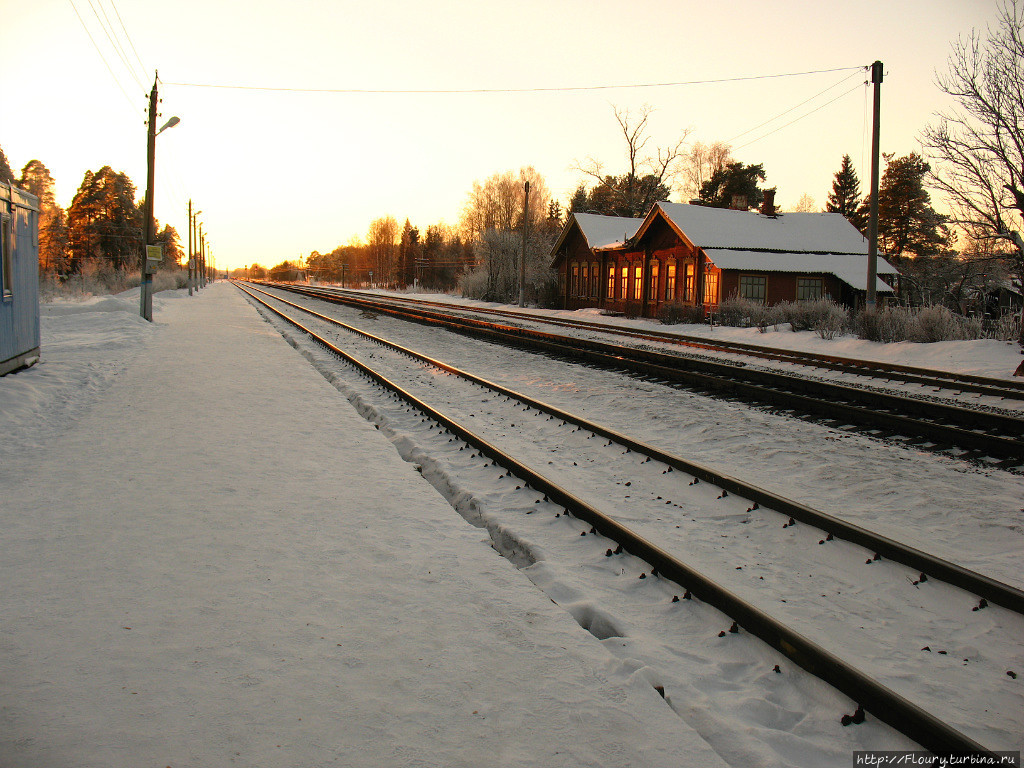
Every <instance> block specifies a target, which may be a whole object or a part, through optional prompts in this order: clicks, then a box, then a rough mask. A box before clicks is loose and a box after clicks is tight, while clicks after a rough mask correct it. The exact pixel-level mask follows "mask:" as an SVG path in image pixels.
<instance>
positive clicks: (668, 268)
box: [665, 262, 676, 301]
mask: <svg viewBox="0 0 1024 768" xmlns="http://www.w3.org/2000/svg"><path fill="white" fill-rule="evenodd" d="M675 300H676V264H675V262H669V263H668V264H666V265H665V301H675Z"/></svg>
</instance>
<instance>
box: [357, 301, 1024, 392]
mask: <svg viewBox="0 0 1024 768" xmlns="http://www.w3.org/2000/svg"><path fill="white" fill-rule="evenodd" d="M373 293H379V294H381V295H386V296H396V297H403V296H407V297H408V298H415V299H424V300H428V301H438V302H443V303H447V304H453V305H456V306H462V307H480V308H487V309H512V310H514V311H517V312H523V313H524V314H527V315H534V316H537V317H539V318H544V317H552V318H567V319H575V320H586V321H590V322H599V323H604V324H606V325H612V326H619V327H622V328H630V329H654V330H657V331H658V332H660V333H678V334H679V335H681V336H694V337H698V338H707V339H710V340H716V341H731V342H741V343H743V344H752V345H755V346H763V347H771V348H777V349H787V350H799V351H804V352H813V353H816V354H823V355H832V356H834V357H848V358H851V359H854V360H870V361H875V362H880V363H892V364H896V365H908V366H913V367H917V368H931V369H934V370H938V371H952V372H959V373H965V374H971V375H974V376H988V377H991V378H994V379H1006V380H1014V376H1013V374H1014V371H1015V370H1016V369H1017V366H1019V365H1020V363H1021V360H1022V357H1021V348H1020V345H1019V344H1017V343H1016V342H1006V341H994V340H991V339H983V340H977V341H942V342H935V343H931V344H918V343H914V342H909V341H906V342H899V343H896V344H880V343H877V342H873V341H864V340H862V339H858V338H856V337H855V336H853V335H849V334H847V335H845V336H840V337H838V338H836V339H832V340H830V341H826V340H824V339H821V338H820V337H819V336H818V335H817V334H816V333H814V332H813V331H799V332H796V333H794V332H793V331H791V330H789V325H788V324H785V323H784V324H782V325H781V326H779V327H775V326H768V328H767V329H766V331H765V332H764V333H762V332H761V331H760V330H758V329H757V328H733V327H730V326H725V325H716V326H713V327H712V326H710V325H705V324H699V325H697V324H680V325H662V324H661V323H658V322H655V321H652V320H649V319H642V318H627V317H612V316H607V315H604V314H602V310H600V309H580V310H576V311H566V310H552V309H538V308H535V307H528V308H525V309H519V308H518V307H508V306H506V305H502V304H494V303H491V302H483V301H476V300H473V299H465V298H462V297H459V296H454V295H451V294H445V293H430V294H425V293H424V294H420V293H410V294H405V293H396V292H394V291H384V290H375V291H373ZM702 354H706V353H705V352H702ZM748 359H749V358H748ZM1016 380H1017V381H1020V378H1019V377H1018V378H1017V379H1016Z"/></svg>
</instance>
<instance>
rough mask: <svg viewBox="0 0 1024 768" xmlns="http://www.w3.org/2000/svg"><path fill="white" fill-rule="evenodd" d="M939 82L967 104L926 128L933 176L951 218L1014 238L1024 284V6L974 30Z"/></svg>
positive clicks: (982, 234)
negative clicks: (994, 24)
mask: <svg viewBox="0 0 1024 768" xmlns="http://www.w3.org/2000/svg"><path fill="white" fill-rule="evenodd" d="M948 64H949V71H948V73H947V74H946V75H944V76H940V77H939V78H938V85H939V87H940V88H941V89H942V90H943V91H944V92H945V93H947V94H949V95H950V96H952V97H953V98H954V99H955V100H956V102H957V103H958V105H959V109H957V110H954V111H950V112H945V113H939V114H938V115H937V117H938V122H937V123H936V124H935V125H931V126H929V127H928V128H926V129H925V131H924V133H923V135H922V143H923V145H924V147H925V148H926V149H927V150H928V151H929V152H930V153H931V155H932V157H933V158H934V159H935V161H936V163H935V171H934V172H933V173H932V176H931V183H932V184H933V185H934V186H935V188H937V189H939V190H940V191H942V192H943V193H945V196H946V197H947V199H948V201H949V205H950V208H951V211H952V216H951V217H950V221H951V223H953V224H955V225H958V226H960V227H962V228H963V229H965V230H966V231H967V232H968V234H969V235H970V236H971V237H973V238H975V239H978V240H985V239H988V240H992V241H1002V242H1004V243H1005V244H1006V246H1007V248H1008V251H1009V255H1010V261H1011V267H1012V269H1013V271H1014V273H1015V279H1016V281H1017V286H1018V289H1019V288H1020V287H1021V286H1024V241H1022V237H1021V231H1022V217H1024V8H1022V7H1021V5H1020V3H1019V0H1006V2H1004V4H1003V6H1002V7H1001V8H1000V12H999V20H998V23H997V25H996V27H995V28H992V27H989V28H988V29H987V30H985V32H984V34H983V33H982V32H980V31H978V30H972V32H971V34H970V35H969V36H968V37H967V38H966V39H965V38H960V39H959V40H957V42H956V43H955V44H954V46H953V53H952V54H951V55H950V57H949V62H948ZM1021 343H1022V344H1024V331H1022V337H1021Z"/></svg>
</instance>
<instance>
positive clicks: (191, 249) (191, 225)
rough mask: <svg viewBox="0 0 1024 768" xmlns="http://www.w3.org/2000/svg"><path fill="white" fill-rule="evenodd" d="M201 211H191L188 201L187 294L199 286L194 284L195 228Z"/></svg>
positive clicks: (190, 204)
mask: <svg viewBox="0 0 1024 768" xmlns="http://www.w3.org/2000/svg"><path fill="white" fill-rule="evenodd" d="M201 213H202V211H196V212H195V213H192V201H191V200H189V201H188V295H189V296H191V295H192V290H193V288H195V289H196V290H198V288H199V286H198V285H197V284H196V283H197V281H196V246H195V243H196V241H195V237H194V233H195V228H196V219H197V218H199V214H201Z"/></svg>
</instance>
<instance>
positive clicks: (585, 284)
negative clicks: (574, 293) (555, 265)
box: [580, 262, 590, 296]
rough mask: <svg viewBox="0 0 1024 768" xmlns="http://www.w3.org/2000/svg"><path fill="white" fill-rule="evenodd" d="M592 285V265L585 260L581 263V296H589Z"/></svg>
mask: <svg viewBox="0 0 1024 768" xmlns="http://www.w3.org/2000/svg"><path fill="white" fill-rule="evenodd" d="M589 287H590V265H589V264H588V263H587V262H583V263H582V264H581V265H580V296H588V295H589V292H588V290H587V289H588V288H589Z"/></svg>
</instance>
